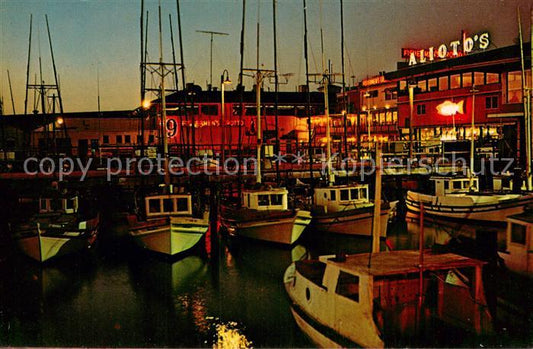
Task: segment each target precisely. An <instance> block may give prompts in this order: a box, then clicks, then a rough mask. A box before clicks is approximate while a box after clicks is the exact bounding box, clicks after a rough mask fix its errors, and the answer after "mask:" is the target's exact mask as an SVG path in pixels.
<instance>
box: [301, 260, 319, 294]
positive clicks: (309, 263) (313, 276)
mask: <svg viewBox="0 0 533 349" xmlns="http://www.w3.org/2000/svg"><path fill="white" fill-rule="evenodd" d="M296 271H298V272H299V273H300V274H302V276H303V277H304V278H306V279H307V280H309V281H311V282H312V283H314V284H315V285H317V286H320V287H323V286H322V280H323V279H324V273H325V271H326V264H325V263H323V262H320V261H314V260H303V261H297V262H296Z"/></svg>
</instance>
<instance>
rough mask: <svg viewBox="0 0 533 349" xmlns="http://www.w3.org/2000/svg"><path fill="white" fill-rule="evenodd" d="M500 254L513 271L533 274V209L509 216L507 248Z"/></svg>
mask: <svg viewBox="0 0 533 349" xmlns="http://www.w3.org/2000/svg"><path fill="white" fill-rule="evenodd" d="M499 255H500V257H501V258H503V260H504V262H505V266H506V267H507V268H509V269H510V270H511V271H513V272H516V273H518V274H523V275H527V276H529V277H532V276H533V211H532V210H527V211H525V212H523V213H521V214H517V215H512V216H509V217H507V231H506V250H505V251H501V252H499Z"/></svg>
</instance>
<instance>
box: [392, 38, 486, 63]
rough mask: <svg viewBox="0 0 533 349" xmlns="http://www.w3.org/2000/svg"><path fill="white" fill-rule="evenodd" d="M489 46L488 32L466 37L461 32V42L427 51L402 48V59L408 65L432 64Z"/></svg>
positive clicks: (441, 45)
mask: <svg viewBox="0 0 533 349" xmlns="http://www.w3.org/2000/svg"><path fill="white" fill-rule="evenodd" d="M489 45H490V36H489V33H488V32H484V33H480V34H476V35H474V36H467V35H466V33H465V32H463V37H462V40H455V41H452V42H450V44H449V45H446V44H440V45H439V46H438V47H435V46H431V47H429V48H427V49H411V48H402V58H405V59H408V60H409V65H416V64H419V63H427V62H433V61H435V60H436V59H446V58H456V57H460V56H464V55H466V54H468V53H470V52H472V51H474V50H486V49H487V48H488V47H489Z"/></svg>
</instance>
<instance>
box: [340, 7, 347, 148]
mask: <svg viewBox="0 0 533 349" xmlns="http://www.w3.org/2000/svg"><path fill="white" fill-rule="evenodd" d="M340 2H341V61H342V62H341V65H342V117H343V120H342V121H343V124H344V152H345V153H344V156H345V157H348V109H347V107H346V82H345V79H344V11H343V0H340Z"/></svg>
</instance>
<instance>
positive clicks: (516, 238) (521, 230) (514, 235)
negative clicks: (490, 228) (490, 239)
mask: <svg viewBox="0 0 533 349" xmlns="http://www.w3.org/2000/svg"><path fill="white" fill-rule="evenodd" d="M511 242H513V243H515V244H521V245H525V244H526V226H525V225H521V224H516V223H511Z"/></svg>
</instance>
